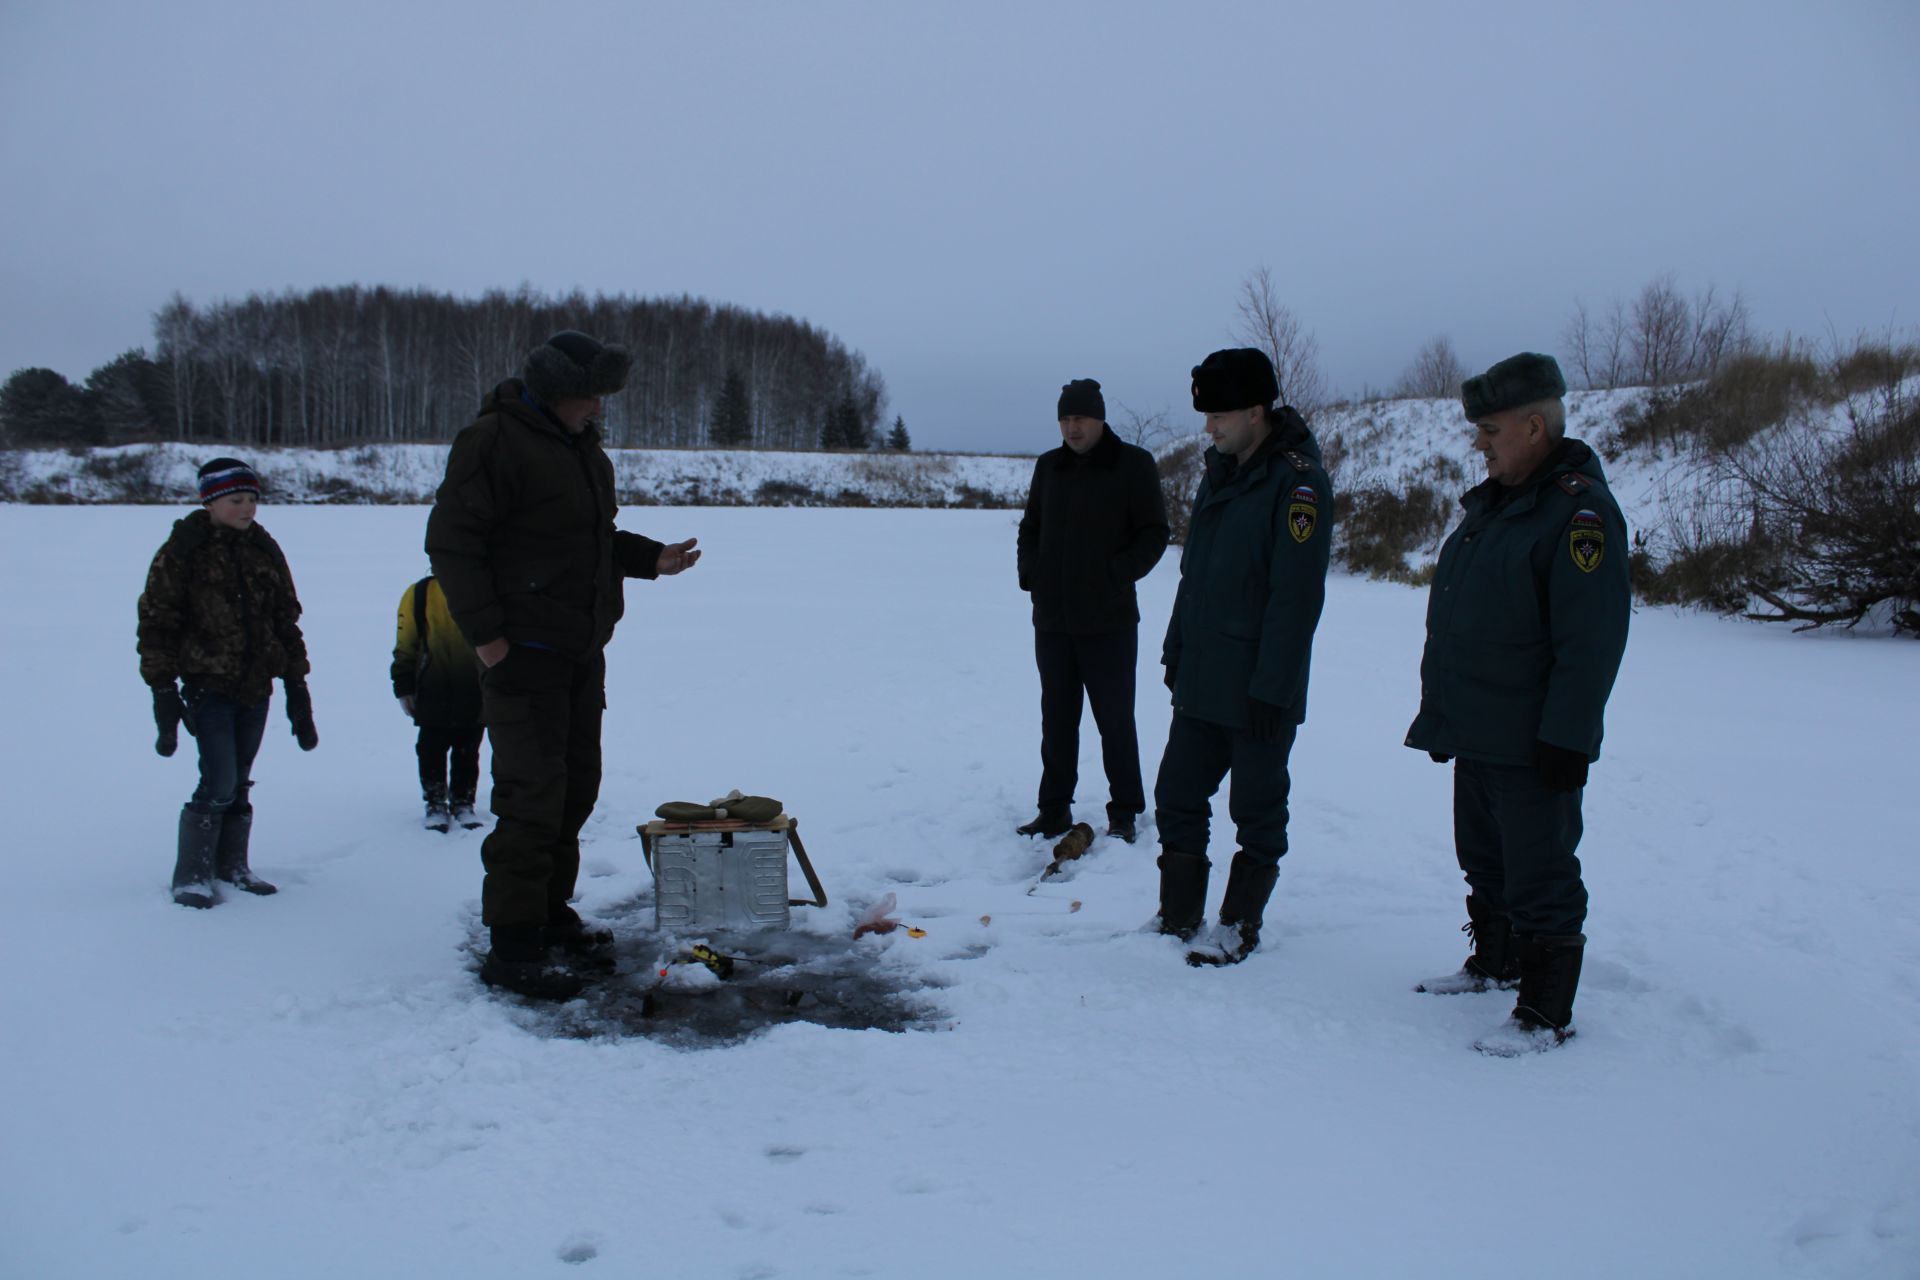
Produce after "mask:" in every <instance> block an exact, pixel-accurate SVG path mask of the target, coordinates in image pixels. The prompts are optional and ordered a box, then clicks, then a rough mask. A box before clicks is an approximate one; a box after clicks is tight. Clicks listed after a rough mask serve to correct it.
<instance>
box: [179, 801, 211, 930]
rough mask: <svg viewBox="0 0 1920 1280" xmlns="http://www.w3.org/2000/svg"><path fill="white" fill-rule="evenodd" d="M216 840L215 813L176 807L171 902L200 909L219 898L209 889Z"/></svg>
mask: <svg viewBox="0 0 1920 1280" xmlns="http://www.w3.org/2000/svg"><path fill="white" fill-rule="evenodd" d="M219 843H220V815H219V814H217V813H204V812H202V811H200V810H198V809H194V808H192V807H187V808H183V809H181V810H180V845H179V852H178V853H177V854H176V855H175V856H174V860H173V900H174V901H175V902H177V903H179V904H180V905H181V906H183V907H200V908H203V909H204V908H206V907H210V906H212V905H213V904H214V903H216V902H218V901H219V899H218V898H217V897H215V896H214V891H213V860H214V852H215V850H216V848H217V847H218V845H219Z"/></svg>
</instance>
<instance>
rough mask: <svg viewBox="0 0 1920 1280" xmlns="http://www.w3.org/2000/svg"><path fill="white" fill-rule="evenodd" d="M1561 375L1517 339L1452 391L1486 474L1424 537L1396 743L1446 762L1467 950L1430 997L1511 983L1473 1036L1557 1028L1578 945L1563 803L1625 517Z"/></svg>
mask: <svg viewBox="0 0 1920 1280" xmlns="http://www.w3.org/2000/svg"><path fill="white" fill-rule="evenodd" d="M1566 389H1567V384H1566V381H1565V380H1564V379H1563V378H1562V377H1561V375H1560V366H1559V365H1558V364H1557V363H1555V362H1554V359H1553V357H1551V356H1543V355H1536V354H1533V353H1531V352H1523V353H1522V354H1520V355H1517V356H1513V357H1511V358H1509V359H1506V360H1502V361H1501V362H1500V363H1498V364H1496V365H1494V366H1493V367H1492V368H1491V369H1488V370H1487V371H1486V372H1485V373H1483V374H1481V375H1480V376H1478V377H1475V378H1469V379H1467V381H1466V382H1465V383H1464V384H1463V385H1462V386H1461V388H1460V399H1461V404H1462V406H1463V407H1464V409H1465V411H1466V417H1467V421H1469V422H1471V423H1473V424H1474V447H1475V448H1477V449H1479V450H1480V452H1481V453H1482V454H1484V455H1485V457H1486V460H1487V479H1486V481H1485V482H1484V483H1482V484H1480V485H1478V486H1476V487H1474V488H1473V489H1471V490H1469V491H1468V492H1467V494H1466V496H1465V497H1463V498H1462V499H1461V500H1460V505H1461V506H1462V507H1463V508H1464V509H1465V513H1464V514H1463V515H1462V517H1461V520H1460V524H1459V527H1458V528H1456V529H1455V530H1454V531H1453V533H1452V534H1451V535H1449V536H1448V538H1447V541H1446V543H1445V545H1444V546H1442V547H1441V548H1440V562H1439V564H1438V566H1437V567H1436V568H1435V570H1434V577H1433V587H1432V591H1431V593H1430V595H1429V597H1428V603H1427V645H1426V652H1425V653H1424V654H1423V655H1422V657H1421V660H1420V713H1419V715H1418V716H1417V717H1416V718H1415V720H1414V722H1413V727H1412V728H1410V729H1409V730H1408V731H1407V745H1408V746H1410V747H1413V748H1415V749H1417V750H1420V751H1425V752H1427V753H1428V754H1429V755H1430V756H1432V757H1433V759H1434V760H1435V761H1436V762H1440V763H1445V762H1447V761H1450V760H1451V761H1453V762H1454V765H1453V833H1454V845H1455V851H1456V854H1457V856H1458V858H1459V861H1460V869H1461V871H1462V872H1464V873H1465V875H1466V880H1467V886H1468V888H1469V890H1470V893H1469V894H1468V897H1467V919H1468V926H1469V929H1470V931H1471V933H1472V935H1473V947H1474V951H1473V954H1472V955H1471V956H1469V957H1468V958H1467V961H1466V964H1465V965H1463V966H1462V967H1461V969H1460V971H1459V972H1458V973H1455V974H1450V975H1448V976H1447V977H1444V978H1436V979H1433V980H1431V981H1428V982H1424V983H1422V984H1420V986H1419V987H1418V988H1417V990H1420V991H1427V992H1432V993H1435V994H1440V995H1451V994H1456V993H1459V992H1466V991H1485V990H1487V989H1488V988H1490V987H1494V986H1500V987H1511V986H1514V985H1518V986H1519V988H1520V996H1519V1001H1518V1003H1517V1004H1516V1005H1515V1006H1514V1010H1513V1016H1512V1017H1510V1018H1509V1019H1508V1020H1507V1021H1506V1023H1505V1024H1504V1025H1503V1026H1502V1027H1501V1028H1500V1029H1499V1030H1497V1031H1496V1032H1494V1033H1493V1034H1491V1035H1488V1036H1483V1037H1482V1038H1481V1039H1480V1040H1479V1041H1477V1042H1476V1045H1475V1047H1476V1048H1478V1049H1480V1050H1481V1051H1482V1052H1483V1053H1492V1054H1500V1055H1503V1056H1510V1055H1513V1054H1517V1053H1526V1052H1533V1051H1537V1050H1540V1049H1550V1048H1553V1047H1554V1046H1555V1045H1558V1044H1560V1043H1562V1042H1563V1041H1565V1040H1566V1039H1567V1037H1569V1036H1571V1035H1572V1034H1573V997H1574V992H1575V990H1576V989H1577V987H1578V986H1579V982H1580V962H1581V956H1582V953H1583V951H1584V949H1585V947H1586V941H1587V940H1586V935H1585V934H1583V933H1582V932H1581V929H1582V927H1583V925H1584V924H1585V921H1586V916H1587V890H1586V886H1585V884H1584V883H1582V881H1581V878H1580V860H1579V858H1578V857H1576V856H1575V855H1574V849H1575V848H1576V847H1577V846H1578V845H1579V843H1580V834H1581V817H1580V798H1581V793H1582V790H1583V789H1584V788H1585V786H1586V782H1587V766H1588V764H1589V763H1591V762H1593V761H1595V760H1598V759H1599V758H1600V736H1601V718H1602V713H1603V712H1604V710H1605V708H1606V704H1607V696H1608V694H1609V693H1611V692H1612V690H1613V681H1614V676H1615V675H1616V674H1617V673H1618V672H1619V669H1620V658H1621V655H1622V654H1623V653H1624V652H1625V650H1626V645H1627V618H1628V615H1629V613H1630V611H1631V605H1632V597H1631V587H1630V584H1629V581H1628V574H1627V545H1626V544H1627V526H1626V522H1625V521H1624V520H1623V519H1622V518H1621V515H1620V508H1619V505H1618V504H1617V503H1615V502H1614V499H1613V495H1612V493H1610V492H1609V491H1608V489H1607V480H1606V474H1605V472H1604V471H1602V469H1601V467H1600V459H1599V458H1597V457H1596V456H1594V452H1593V450H1592V449H1589V448H1588V447H1587V446H1586V445H1584V444H1582V443H1581V442H1580V441H1578V440H1570V439H1567V438H1566V421H1567V411H1566V406H1565V403H1564V401H1563V399H1562V397H1563V396H1564V395H1565V394H1566Z"/></svg>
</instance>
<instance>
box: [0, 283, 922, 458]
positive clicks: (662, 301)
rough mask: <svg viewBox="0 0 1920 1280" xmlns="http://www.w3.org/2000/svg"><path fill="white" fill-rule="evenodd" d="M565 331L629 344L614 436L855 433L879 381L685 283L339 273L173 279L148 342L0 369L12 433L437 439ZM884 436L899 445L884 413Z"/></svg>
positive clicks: (882, 388) (23, 437) (876, 422)
mask: <svg viewBox="0 0 1920 1280" xmlns="http://www.w3.org/2000/svg"><path fill="white" fill-rule="evenodd" d="M561 329H580V330H583V331H585V332H587V333H591V334H593V335H594V336H595V337H597V338H599V339H601V340H602V341H604V342H608V343H618V344H621V345H624V346H627V347H628V348H630V349H631V350H632V352H633V370H632V373H631V375H630V377H629V378H628V381H627V386H626V388H625V389H624V390H622V391H621V392H619V393H618V394H617V395H613V396H609V397H607V403H606V419H605V422H604V425H603V432H604V435H605V439H606V442H607V443H608V444H610V445H613V446H616V447H656V448H690V447H699V446H707V445H713V446H726V447H732V448H742V447H753V448H765V449H867V448H872V447H875V444H876V442H877V441H879V440H880V437H881V434H882V431H881V420H882V414H883V412H884V410H885V408H886V403H887V389H886V382H885V379H883V378H882V377H881V375H880V373H879V371H878V370H876V369H873V368H871V367H870V366H869V365H868V364H867V362H866V358H865V357H864V356H862V355H861V354H860V353H859V352H858V351H852V350H849V349H848V348H847V347H846V345H845V344H844V343H842V342H841V341H840V340H839V339H838V338H837V337H835V336H833V335H832V334H830V333H828V332H826V331H825V330H823V329H821V328H819V327H817V326H815V325H813V324H810V323H808V322H807V321H805V320H797V319H794V318H793V317H790V316H783V315H768V314H766V313H763V312H758V311H750V310H747V309H745V308H741V307H735V306H730V305H726V304H715V303H711V302H708V301H706V300H705V299H701V298H694V297H691V296H682V297H678V298H633V297H628V296H624V295H612V296H609V295H604V294H596V295H594V296H592V297H591V298H589V297H587V296H586V295H584V294H582V293H579V292H575V293H572V294H569V295H566V296H563V297H548V296H545V295H542V294H538V293H535V292H533V291H531V290H529V289H526V288H521V289H519V290H516V291H513V292H505V291H500V290H494V291H490V292H488V293H486V294H484V295H482V296H481V297H479V298H457V297H454V296H452V295H449V294H443V293H435V292H431V291H429V290H425V289H412V290H405V289H390V288H386V287H372V288H369V287H365V286H361V285H346V286H341V287H330V288H319V289H310V290H306V291H304V292H296V291H292V290H289V291H288V292H286V293H283V294H277V295H274V294H268V295H263V294H259V293H253V294H249V295H247V296H246V297H245V298H243V299H239V300H222V301H219V302H214V303H211V304H207V305H205V306H195V305H194V304H193V303H191V302H189V301H188V300H187V299H186V298H184V297H182V296H181V295H179V294H175V295H174V296H173V297H172V298H171V299H170V300H169V301H168V302H167V304H166V305H165V306H164V307H162V308H161V309H160V310H159V311H158V312H157V313H155V315H154V346H153V354H152V356H149V355H148V354H147V352H146V350H145V349H144V348H136V349H134V350H132V351H128V352H125V353H123V354H122V355H119V356H116V357H115V358H114V359H112V360H110V361H108V362H107V363H106V364H104V365H101V366H100V367H99V368H98V369H95V370H94V371H93V372H92V373H91V374H89V375H88V376H87V378H86V380H85V381H84V382H81V383H74V382H70V381H68V379H67V378H66V377H65V376H64V375H62V374H60V373H59V372H57V371H55V370H52V369H45V368H28V369H21V370H17V371H15V372H14V373H13V375H12V376H11V377H9V378H8V379H7V381H6V382H5V384H4V385H0V432H4V439H5V443H6V444H7V445H10V446H14V447H24V446H32V445H42V446H45V445H54V446H67V445H76V446H85V445H102V444H128V443H136V442H141V441H152V440H183V441H186V440H209V441H223V442H232V443H234V444H243V445H249V446H260V445H299V446H318V447H327V446H338V445H357V444H366V443H371V442H380V441H421V440H451V439H452V438H453V436H454V435H455V434H456V433H457V432H458V431H459V430H460V429H461V428H462V427H464V426H466V425H467V424H468V423H470V422H471V421H473V418H474V416H475V414H476V412H477V411H478V410H479V408H480V402H481V399H482V397H484V396H485V395H486V394H487V393H488V392H489V391H491V390H492V389H493V387H494V386H495V385H496V384H498V383H499V382H500V381H501V380H503V379H505V378H508V377H512V376H516V375H517V374H518V373H519V371H520V366H521V364H522V363H523V361H524V360H525V358H526V354H527V352H528V351H529V350H531V349H532V348H533V347H534V346H536V345H538V344H539V343H540V342H541V341H543V340H544V339H545V338H546V337H547V336H548V335H549V334H552V333H554V332H556V331H558V330H561ZM884 444H885V445H886V447H890V448H896V449H898V448H905V447H910V446H909V445H908V444H907V433H906V428H905V424H904V422H903V421H902V420H901V419H899V418H898V417H896V418H895V419H894V430H893V431H892V432H891V433H889V434H887V436H886V439H885V441H884Z"/></svg>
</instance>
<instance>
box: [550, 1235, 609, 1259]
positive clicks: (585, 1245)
mask: <svg viewBox="0 0 1920 1280" xmlns="http://www.w3.org/2000/svg"><path fill="white" fill-rule="evenodd" d="M554 1256H555V1257H557V1258H559V1259H560V1261H562V1262H565V1263H567V1264H569V1265H571V1266H576V1267H577V1266H579V1265H580V1264H581V1263H583V1262H592V1261H593V1260H594V1259H595V1258H597V1257H599V1256H600V1237H599V1236H597V1235H595V1234H594V1233H592V1232H590V1231H589V1232H582V1233H580V1234H578V1235H575V1236H572V1237H570V1238H569V1239H567V1240H566V1241H565V1242H564V1243H562V1244H561V1246H560V1248H559V1249H558V1250H556V1251H555V1253H554Z"/></svg>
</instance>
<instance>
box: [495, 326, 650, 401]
mask: <svg viewBox="0 0 1920 1280" xmlns="http://www.w3.org/2000/svg"><path fill="white" fill-rule="evenodd" d="M632 367H633V354H632V353H631V352H629V351H628V350H627V349H626V348H625V347H610V346H607V345H605V344H604V343H602V342H599V341H598V340H596V339H594V338H589V337H588V336H587V335H586V334H584V333H581V332H579V331H578V330H577V329H564V330H562V331H561V332H559V333H556V334H554V335H553V336H552V337H551V338H548V339H547V340H546V341H545V342H544V343H542V344H541V345H540V346H537V347H535V348H534V349H533V350H532V351H530V352H528V353H527V364H526V367H525V368H524V369H522V370H521V371H520V381H521V382H523V383H525V384H526V387H527V391H528V393H529V394H530V395H532V396H533V398H534V399H535V400H538V401H539V402H540V403H541V404H546V405H551V404H558V403H559V402H560V401H562V400H591V399H592V398H593V397H595V396H610V395H612V394H613V393H614V392H616V391H618V390H620V388H622V387H624V386H626V385H627V370H629V369H630V368H632Z"/></svg>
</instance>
